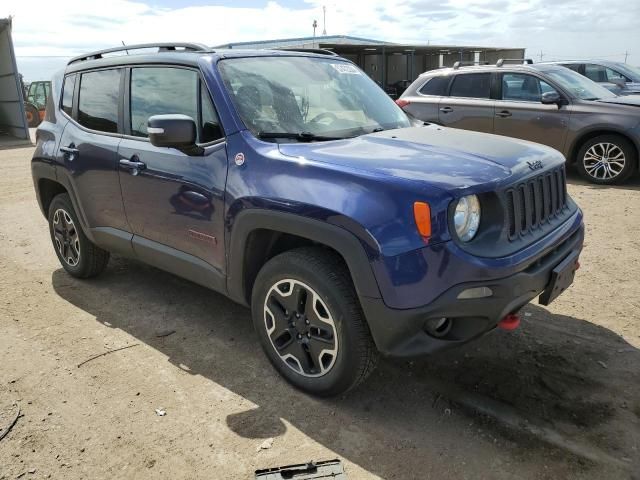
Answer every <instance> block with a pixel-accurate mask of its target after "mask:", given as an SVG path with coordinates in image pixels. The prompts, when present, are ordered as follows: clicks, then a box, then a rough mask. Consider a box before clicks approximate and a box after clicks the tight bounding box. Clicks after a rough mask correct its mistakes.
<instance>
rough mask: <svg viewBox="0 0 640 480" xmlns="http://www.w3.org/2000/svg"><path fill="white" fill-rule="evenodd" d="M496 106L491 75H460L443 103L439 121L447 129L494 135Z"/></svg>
mask: <svg viewBox="0 0 640 480" xmlns="http://www.w3.org/2000/svg"><path fill="white" fill-rule="evenodd" d="M494 105H495V100H492V99H491V74H490V73H458V74H456V76H455V77H454V79H453V81H452V82H451V87H450V90H449V96H448V97H442V99H441V100H440V105H439V107H438V109H439V112H438V120H439V123H440V124H442V125H444V126H446V127H454V128H463V129H465V130H473V131H476V132H486V133H493V109H494Z"/></svg>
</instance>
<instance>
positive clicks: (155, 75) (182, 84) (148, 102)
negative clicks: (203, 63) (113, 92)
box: [130, 67, 198, 137]
mask: <svg viewBox="0 0 640 480" xmlns="http://www.w3.org/2000/svg"><path fill="white" fill-rule="evenodd" d="M130 103H131V135H134V136H136V137H146V136H147V121H148V120H149V117H151V116H153V115H162V114H173V113H179V114H182V115H187V116H189V117H191V118H193V120H194V121H195V122H197V121H198V74H197V73H196V72H195V71H193V70H187V69H184V68H170V67H140V68H133V69H132V70H131V102H130Z"/></svg>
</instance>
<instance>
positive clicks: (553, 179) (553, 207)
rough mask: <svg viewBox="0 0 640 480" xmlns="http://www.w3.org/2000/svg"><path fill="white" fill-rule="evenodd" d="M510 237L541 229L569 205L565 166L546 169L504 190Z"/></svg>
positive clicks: (513, 237) (515, 237)
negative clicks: (547, 170) (546, 170)
mask: <svg viewBox="0 0 640 480" xmlns="http://www.w3.org/2000/svg"><path fill="white" fill-rule="evenodd" d="M505 197H506V206H507V227H508V235H509V240H515V239H517V238H518V237H519V236H521V235H525V234H527V233H528V232H530V231H532V230H535V229H536V228H539V227H540V226H541V225H543V224H544V223H545V222H550V221H551V220H552V219H553V218H555V217H556V216H557V215H559V214H560V213H561V212H562V210H563V209H564V208H565V207H566V205H567V185H566V179H565V171H564V166H562V167H559V168H556V169H554V170H551V171H549V172H545V173H543V174H541V175H538V176H536V177H533V178H530V179H529V180H527V181H526V182H523V183H520V184H518V185H516V186H515V187H512V188H509V189H508V190H506V192H505Z"/></svg>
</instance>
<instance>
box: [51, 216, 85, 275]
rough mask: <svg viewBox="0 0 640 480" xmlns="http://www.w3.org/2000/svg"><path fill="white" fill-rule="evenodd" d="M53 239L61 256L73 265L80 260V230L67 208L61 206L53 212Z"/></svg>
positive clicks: (68, 263)
mask: <svg viewBox="0 0 640 480" xmlns="http://www.w3.org/2000/svg"><path fill="white" fill-rule="evenodd" d="M53 240H54V242H55V244H56V248H57V250H58V253H59V254H60V258H62V259H63V260H64V261H65V263H66V264H67V265H69V266H71V267H75V266H76V265H78V262H79V261H80V238H79V237H78V230H77V229H76V226H75V224H74V223H73V220H72V218H71V215H69V213H67V211H66V210H64V209H62V208H59V209H57V210H56V211H55V212H54V214H53Z"/></svg>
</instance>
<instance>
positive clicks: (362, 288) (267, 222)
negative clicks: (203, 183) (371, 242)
mask: <svg viewBox="0 0 640 480" xmlns="http://www.w3.org/2000/svg"><path fill="white" fill-rule="evenodd" d="M255 230H273V231H276V232H281V233H286V234H290V235H296V236H299V237H302V238H306V239H308V240H312V241H315V242H318V243H321V244H323V245H326V246H328V247H330V248H332V249H334V250H335V251H336V252H338V253H339V254H340V255H341V256H342V258H344V260H345V262H346V264H347V267H348V269H349V272H350V273H351V278H352V279H353V283H354V286H355V288H356V292H357V293H358V296H359V297H361V296H365V297H371V298H381V295H380V289H379V288H378V284H377V282H376V280H375V277H374V274H373V270H372V268H371V262H370V261H369V258H368V256H367V252H366V251H365V247H364V246H363V244H362V242H361V241H360V240H359V239H358V238H357V237H356V236H355V235H354V234H353V233H351V232H350V231H348V230H346V229H345V228H342V227H339V226H337V225H333V224H330V223H326V222H323V221H320V220H315V219H312V218H308V217H303V216H300V215H296V214H292V213H286V212H279V211H271V210H266V209H262V208H253V209H247V210H244V211H242V212H240V213H239V214H238V215H237V216H236V217H235V219H234V220H233V229H232V230H231V234H230V235H228V236H227V238H228V239H229V241H228V244H227V248H228V250H227V252H228V256H227V262H228V269H227V272H228V275H227V291H228V295H229V296H230V297H231V298H232V299H233V300H234V301H236V302H238V303H241V304H243V305H248V303H249V302H248V301H247V294H246V292H245V287H244V274H245V264H244V257H245V255H244V252H245V249H246V244H247V239H248V238H249V235H250V234H251V232H253V231H255Z"/></svg>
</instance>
